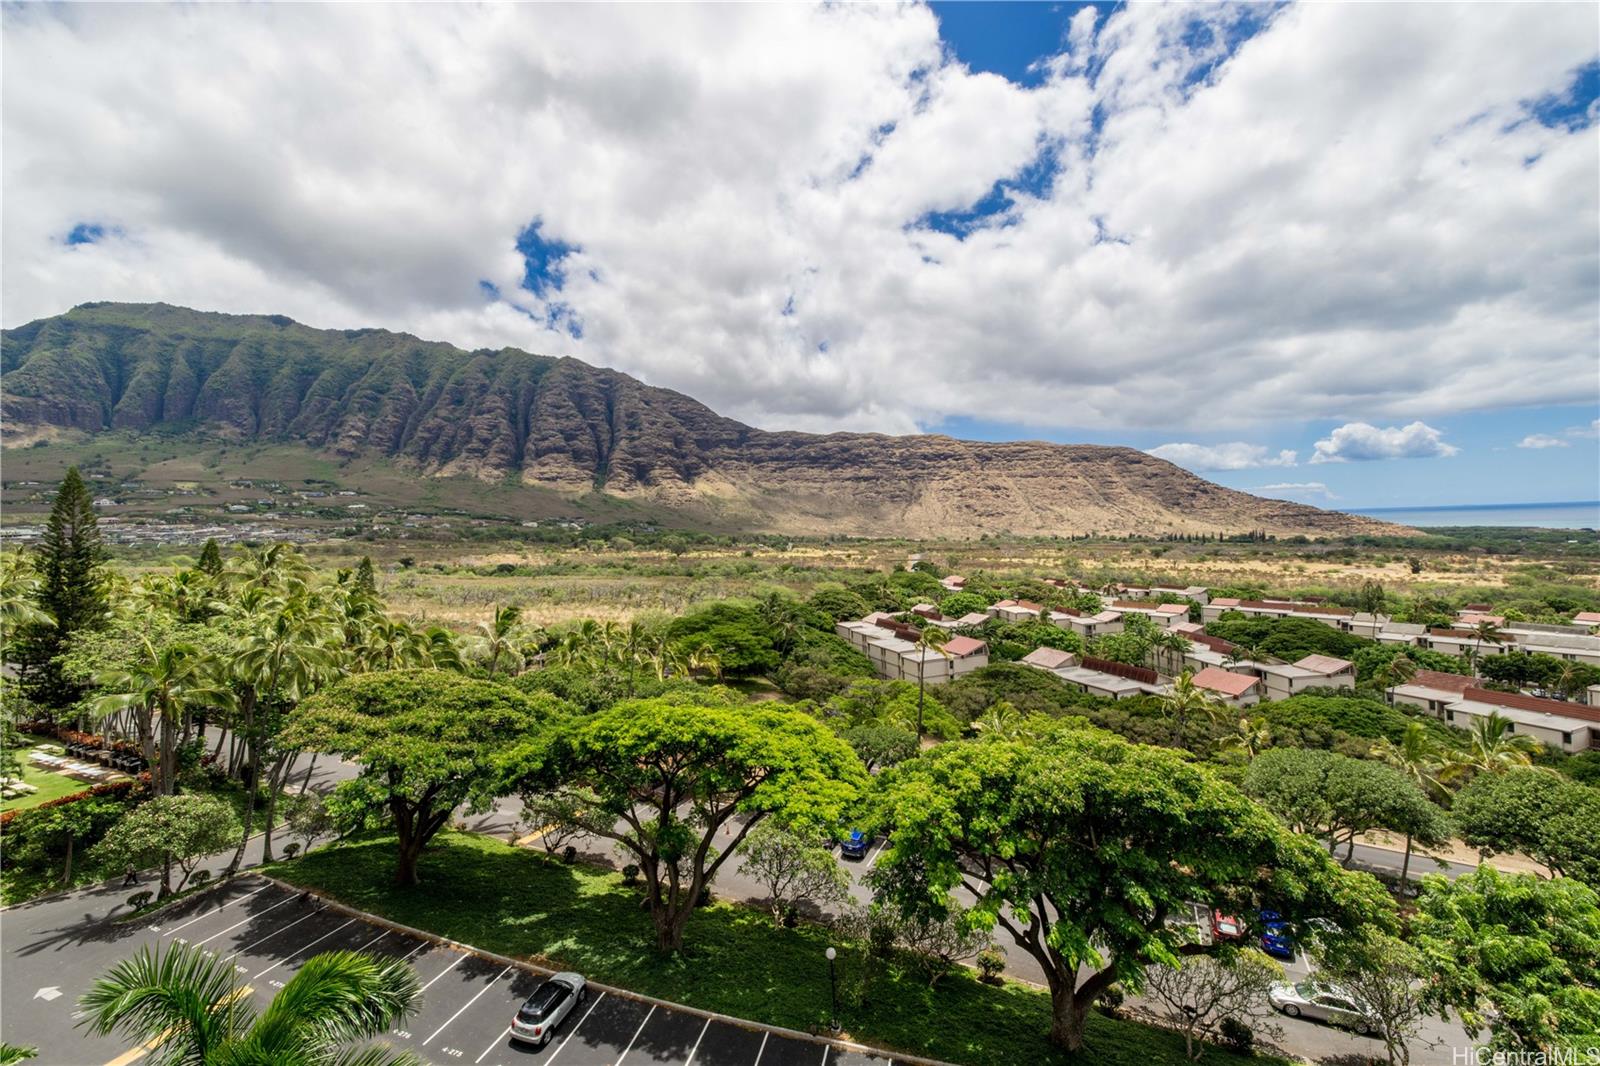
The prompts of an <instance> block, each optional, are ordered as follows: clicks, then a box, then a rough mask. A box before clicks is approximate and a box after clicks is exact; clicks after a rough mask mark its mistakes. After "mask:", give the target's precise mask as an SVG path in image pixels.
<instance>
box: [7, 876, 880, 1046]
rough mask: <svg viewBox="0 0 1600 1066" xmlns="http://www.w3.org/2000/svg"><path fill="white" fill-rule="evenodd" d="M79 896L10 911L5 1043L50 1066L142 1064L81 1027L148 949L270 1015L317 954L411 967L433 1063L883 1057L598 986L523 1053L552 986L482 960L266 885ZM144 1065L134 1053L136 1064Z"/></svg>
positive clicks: (403, 1035) (403, 1034)
mask: <svg viewBox="0 0 1600 1066" xmlns="http://www.w3.org/2000/svg"><path fill="white" fill-rule="evenodd" d="M85 909H86V907H85V904H84V902H82V901H74V898H73V896H68V897H63V898H62V899H61V900H57V901H47V902H43V903H39V904H34V905H30V906H29V907H24V908H19V909H17V910H14V911H10V912H7V914H6V926H7V928H6V941H7V953H6V954H7V959H6V982H5V988H4V990H3V995H4V1004H3V1005H4V1008H5V1010H4V1037H5V1039H6V1040H7V1041H10V1042H12V1043H24V1044H34V1045H37V1046H38V1047H39V1049H40V1058H39V1061H41V1062H48V1063H69V1064H82V1066H102V1064H104V1066H113V1064H114V1066H131V1064H132V1063H135V1062H137V1061H138V1057H139V1056H138V1055H137V1054H135V1053H134V1052H133V1051H131V1050H130V1049H129V1048H127V1047H126V1046H125V1045H123V1044H121V1043H119V1042H118V1041H116V1040H110V1039H101V1038H96V1037H91V1036H88V1035H87V1034H85V1033H84V1032H83V1030H81V1029H77V1028H75V1025H74V1023H75V1020H76V1019H75V1017H74V1011H75V1009H76V1002H77V999H78V997H79V996H80V995H81V994H82V993H83V992H84V990H85V989H87V988H88V987H89V985H90V984H91V983H92V982H93V981H94V979H95V978H96V977H98V976H99V975H100V974H101V973H103V972H104V971H105V970H106V969H107V968H109V967H110V966H111V965H113V964H114V963H116V962H117V961H119V960H121V959H123V958H126V957H128V956H129V955H131V954H133V953H134V952H135V951H137V950H138V948H139V947H140V946H142V945H146V944H152V945H155V944H167V943H173V942H177V943H188V944H193V945H196V946H198V947H201V948H203V949H204V950H206V951H207V952H212V953H215V954H216V955H218V956H221V957H224V958H227V959H229V960H230V961H232V963H233V965H234V967H235V969H236V970H237V972H238V979H239V983H240V985H241V986H243V987H246V988H248V989H250V993H249V994H250V995H251V996H252V998H253V1001H254V1003H255V1005H256V1007H257V1008H258V1009H259V1008H260V1007H262V1006H264V1005H265V1003H266V1002H267V1000H268V999H269V998H270V997H271V996H272V995H273V994H274V993H275V992H276V991H277V990H278V989H279V988H281V987H283V985H284V983H285V982H287V981H288V980H289V979H290V978H292V977H293V976H294V973H295V970H296V969H298V968H299V966H300V965H301V964H302V963H303V962H304V961H305V960H306V959H308V958H310V957H311V956H312V955H315V954H318V953H320V952H324V951H336V950H359V951H370V952H374V953H376V954H380V955H385V956H390V957H395V958H402V959H405V960H406V961H407V962H409V963H410V964H411V965H412V966H413V967H414V968H415V969H416V971H417V977H418V979H419V980H420V981H421V983H422V986H423V995H422V1005H421V1008H420V1009H419V1010H418V1011H417V1012H416V1013H415V1014H414V1015H412V1017H411V1018H410V1019H408V1020H407V1021H406V1023H405V1028H403V1029H396V1030H393V1031H391V1032H390V1034H389V1040H390V1042H392V1043H393V1044H394V1045H396V1046H397V1047H404V1048H409V1049H410V1050H412V1051H414V1052H416V1053H417V1054H418V1055H420V1056H421V1057H422V1058H423V1059H424V1060H425V1061H428V1062H432V1063H440V1064H455V1063H474V1064H478V1066H513V1064H516V1066H534V1064H543V1063H556V1064H557V1066H616V1064H620V1063H624V1062H626V1063H629V1064H637V1066H644V1064H646V1063H674V1064H680V1066H833V1064H836V1063H837V1064H839V1066H865V1064H868V1063H886V1062H888V1061H889V1060H888V1059H886V1058H883V1057H879V1056H872V1055H867V1054H862V1053H859V1052H856V1051H850V1050H845V1049H840V1048H836V1047H834V1046H832V1045H828V1044H823V1043H820V1042H816V1041H811V1040H805V1039H799V1038H796V1037H790V1036H785V1035H782V1034H778V1033H770V1032H767V1031H765V1030H758V1029H750V1028H746V1027H744V1026H740V1025H735V1024H732V1023H729V1022H724V1021H720V1020H711V1019H707V1018H705V1017H703V1016H701V1015H698V1014H694V1013H691V1012H689V1011H684V1010H681V1009H676V1008H673V1007H670V1006H666V1005H659V1004H653V1003H650V1002H646V1001H641V1000H638V999H634V998H632V997H629V996H623V995H619V994H616V993H605V992H602V991H600V990H599V989H594V990H591V992H590V995H589V999H588V1002H587V1003H584V1004H582V1005H580V1006H579V1007H578V1008H577V1009H576V1010H574V1011H573V1013H572V1014H571V1015H570V1016H569V1017H568V1018H567V1020H566V1021H564V1022H563V1023H562V1024H561V1026H560V1027H559V1028H558V1029H557V1030H556V1032H555V1034H554V1037H553V1039H551V1041H550V1042H549V1044H547V1045H546V1046H545V1047H543V1048H532V1047H524V1046H522V1045H516V1044H512V1043H511V1041H510V1039H509V1032H510V1024H511V1018H512V1016H513V1015H514V1014H515V1012H516V1008H517V1006H518V1005H519V1004H520V1003H521V1002H522V1000H523V999H525V998H526V997H527V996H528V994H529V992H530V991H531V990H532V989H533V987H534V985H535V984H537V983H538V981H539V976H538V975H537V974H536V973H535V972H533V971H532V970H531V969H528V968H524V967H521V966H507V965H505V964H504V963H500V962H494V961H492V960H489V959H485V958H482V957H480V956H478V955H475V954H473V953H471V952H467V951H463V950H459V949H456V948H452V947H447V946H443V945H439V944H435V943H433V942H432V941H427V940H421V939H418V938H416V937H412V936H409V935H405V934H402V933H399V932H395V931H391V930H388V929H385V928H383V927H381V926H377V925H373V924H371V923H368V922H367V921H366V920H364V919H360V918H353V917H351V916H349V915H347V914H345V913H343V912H341V911H338V910H336V909H334V908H332V907H325V906H322V905H320V904H317V903H312V902H308V901H306V900H305V899H303V898H302V897H301V896H300V895H299V894H297V893H294V892H291V891H288V890H285V889H283V888H280V887H278V886H277V885H275V884H272V883H270V882H268V881H266V880H264V879H262V878H258V877H248V876H247V877H242V878H239V879H237V880H235V881H233V882H231V883H229V884H226V885H223V886H221V887H219V888H218V889H216V890H214V891H212V892H209V893H206V894H205V895H203V896H201V897H199V898H196V899H191V900H185V901H183V902H181V903H179V904H177V905H176V906H174V907H173V908H171V909H170V910H168V911H163V912H160V913H158V914H156V915H152V916H150V918H149V919H148V920H147V921H146V922H145V923H143V924H137V923H127V924H122V925H112V924H110V923H106V922H104V921H97V922H93V923H87V922H82V921H80V920H79V919H81V918H82V917H83V915H84V911H85ZM130 1056H132V1057H130Z"/></svg>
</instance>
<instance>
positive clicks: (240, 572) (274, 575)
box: [224, 543, 312, 593]
mask: <svg viewBox="0 0 1600 1066" xmlns="http://www.w3.org/2000/svg"><path fill="white" fill-rule="evenodd" d="M311 574H312V570H311V566H310V564H309V563H307V562H306V561H305V559H304V558H303V557H302V556H301V555H300V553H299V552H298V551H296V550H295V548H294V546H293V545H291V544H282V543H280V544H274V545H273V546H272V547H270V548H261V549H258V550H255V551H250V550H248V549H243V550H241V551H240V553H239V554H238V556H236V557H235V558H234V561H233V566H231V567H230V568H229V569H228V570H227V571H226V572H225V574H224V576H225V577H227V578H228V579H229V580H230V581H232V582H233V583H235V584H237V585H238V586H240V587H241V588H246V589H249V588H259V589H269V590H271V591H273V592H278V593H285V592H298V591H303V590H304V589H305V586H306V584H307V582H308V581H309V580H310V578H311Z"/></svg>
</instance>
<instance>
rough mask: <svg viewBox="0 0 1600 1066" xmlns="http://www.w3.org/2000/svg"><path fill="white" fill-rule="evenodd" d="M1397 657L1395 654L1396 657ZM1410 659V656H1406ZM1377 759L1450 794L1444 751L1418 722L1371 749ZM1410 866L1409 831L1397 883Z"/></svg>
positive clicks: (1437, 792) (1427, 788) (1431, 791)
mask: <svg viewBox="0 0 1600 1066" xmlns="http://www.w3.org/2000/svg"><path fill="white" fill-rule="evenodd" d="M1399 658H1400V657H1397V658H1396V661H1398V659H1399ZM1406 661H1407V662H1410V659H1406ZM1373 751H1374V753H1375V754H1376V755H1377V756H1378V758H1379V759H1381V760H1383V761H1384V762H1386V763H1388V764H1389V765H1390V766H1392V767H1394V768H1395V769H1396V770H1399V771H1400V772H1401V773H1403V774H1405V775H1406V777H1408V778H1410V779H1411V781H1412V783H1413V784H1415V785H1416V786H1417V787H1418V788H1420V789H1422V791H1423V792H1424V793H1426V794H1427V795H1429V796H1431V797H1433V798H1435V799H1442V798H1444V797H1445V796H1447V795H1448V794H1449V790H1448V789H1446V788H1445V787H1444V784H1443V783H1442V782H1441V781H1440V780H1439V775H1440V773H1442V772H1443V771H1444V768H1445V757H1444V753H1443V752H1442V751H1441V750H1440V748H1439V745H1438V744H1436V743H1434V740H1433V738H1432V737H1431V736H1429V735H1428V731H1427V730H1426V729H1424V728H1423V725H1422V723H1421V722H1408V723H1406V731H1405V732H1404V733H1403V734H1401V737H1400V743H1398V744H1396V743H1395V742H1394V741H1392V740H1388V739H1385V740H1382V741H1379V742H1378V745H1377V746H1376V747H1375V748H1374V749H1373ZM1410 870H1411V834H1410V833H1407V834H1406V857H1405V859H1404V861H1402V862H1401V864H1400V883H1401V884H1402V885H1404V884H1405V883H1406V875H1407V874H1408V873H1409V872H1410Z"/></svg>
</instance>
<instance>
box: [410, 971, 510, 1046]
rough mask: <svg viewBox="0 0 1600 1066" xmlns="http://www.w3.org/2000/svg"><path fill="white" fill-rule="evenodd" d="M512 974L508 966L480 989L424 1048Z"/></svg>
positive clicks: (434, 1034) (438, 1029)
mask: <svg viewBox="0 0 1600 1066" xmlns="http://www.w3.org/2000/svg"><path fill="white" fill-rule="evenodd" d="M510 972H511V967H509V966H507V967H506V968H505V969H503V970H501V971H500V973H499V975H498V976H497V977H495V979H494V980H493V981H490V982H489V983H488V984H486V985H484V986H483V987H482V988H480V989H478V994H477V995H475V996H473V997H472V998H471V999H469V1000H467V1001H466V1002H465V1003H463V1004H462V1005H461V1010H458V1011H456V1012H455V1013H454V1014H452V1015H450V1017H448V1018H446V1019H445V1023H444V1024H443V1025H441V1026H439V1028H437V1029H435V1030H434V1031H433V1032H431V1033H429V1034H428V1037H427V1039H426V1040H424V1041H423V1042H422V1046H423V1047H427V1046H428V1041H430V1040H432V1039H433V1038H434V1037H436V1036H438V1035H439V1034H440V1033H442V1032H444V1031H445V1030H446V1029H448V1028H449V1027H450V1023H451V1022H453V1021H455V1020H456V1019H457V1018H459V1017H461V1011H463V1010H466V1009H467V1008H468V1007H470V1006H472V1005H473V1004H474V1003H476V1002H478V1000H480V999H482V998H483V994H484V993H485V992H487V991H489V989H491V988H493V987H494V986H495V985H497V984H499V983H500V978H501V977H504V976H505V975H506V974H508V973H510Z"/></svg>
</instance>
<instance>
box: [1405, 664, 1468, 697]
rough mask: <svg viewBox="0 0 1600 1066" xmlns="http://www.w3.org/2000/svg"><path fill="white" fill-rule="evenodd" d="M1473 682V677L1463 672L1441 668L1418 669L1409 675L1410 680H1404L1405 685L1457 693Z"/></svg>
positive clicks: (1463, 690)
mask: <svg viewBox="0 0 1600 1066" xmlns="http://www.w3.org/2000/svg"><path fill="white" fill-rule="evenodd" d="M1473 683H1474V679H1473V678H1470V677H1468V676H1467V675H1465V674H1447V673H1444V672H1443V671H1442V670H1418V671H1417V672H1416V673H1414V674H1412V675H1411V680H1410V681H1407V682H1406V684H1407V685H1415V686H1416V687H1418V688H1431V689H1437V690H1438V691H1440V692H1455V693H1458V694H1459V693H1461V692H1465V691H1466V690H1467V689H1469V688H1472V687H1473Z"/></svg>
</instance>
